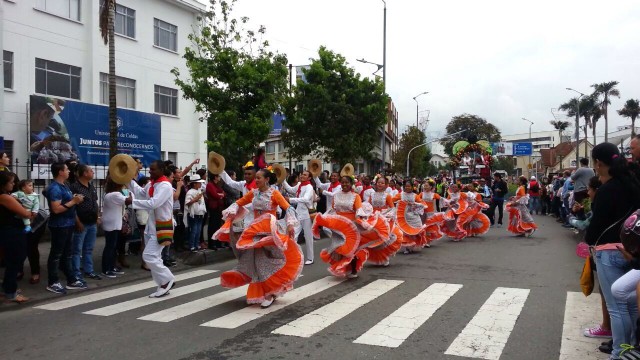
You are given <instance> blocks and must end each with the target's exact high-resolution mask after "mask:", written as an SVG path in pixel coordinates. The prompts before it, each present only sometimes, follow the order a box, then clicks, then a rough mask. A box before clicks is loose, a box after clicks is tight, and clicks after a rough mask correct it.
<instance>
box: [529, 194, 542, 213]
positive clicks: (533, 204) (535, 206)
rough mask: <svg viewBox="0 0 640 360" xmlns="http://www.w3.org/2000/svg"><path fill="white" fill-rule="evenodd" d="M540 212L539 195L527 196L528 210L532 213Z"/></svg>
mask: <svg viewBox="0 0 640 360" xmlns="http://www.w3.org/2000/svg"><path fill="white" fill-rule="evenodd" d="M534 211H535V212H536V213H539V212H540V196H531V197H530V198H529V212H530V213H531V215H533V212H534Z"/></svg>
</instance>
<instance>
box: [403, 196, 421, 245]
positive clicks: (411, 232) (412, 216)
mask: <svg viewBox="0 0 640 360" xmlns="http://www.w3.org/2000/svg"><path fill="white" fill-rule="evenodd" d="M408 205H409V204H408V203H407V202H405V201H399V202H398V210H397V212H396V219H397V220H396V221H397V223H396V225H397V226H398V227H399V228H400V230H401V231H402V235H403V236H402V246H404V247H417V248H422V247H423V246H424V244H426V243H427V238H426V236H425V229H426V227H427V226H426V225H425V224H423V223H422V218H421V216H420V215H419V214H417V213H413V212H411V211H410V209H409V206H408Z"/></svg>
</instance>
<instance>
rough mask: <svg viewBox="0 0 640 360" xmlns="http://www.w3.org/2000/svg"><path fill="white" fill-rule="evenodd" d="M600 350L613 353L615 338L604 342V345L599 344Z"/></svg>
mask: <svg viewBox="0 0 640 360" xmlns="http://www.w3.org/2000/svg"><path fill="white" fill-rule="evenodd" d="M598 350H600V352H603V353H605V354H611V352H612V351H613V340H610V341H605V342H603V343H602V345H600V346H598Z"/></svg>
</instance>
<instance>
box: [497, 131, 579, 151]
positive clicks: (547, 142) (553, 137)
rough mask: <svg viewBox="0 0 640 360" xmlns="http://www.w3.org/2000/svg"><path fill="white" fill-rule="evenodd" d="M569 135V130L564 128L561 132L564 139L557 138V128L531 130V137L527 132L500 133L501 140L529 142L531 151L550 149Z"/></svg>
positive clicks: (565, 139)
mask: <svg viewBox="0 0 640 360" xmlns="http://www.w3.org/2000/svg"><path fill="white" fill-rule="evenodd" d="M569 135H570V134H569V132H568V131H567V130H565V131H564V132H563V133H562V137H563V138H564V139H562V140H561V139H560V138H559V135H558V131H557V130H549V131H533V132H531V137H529V132H526V133H519V134H512V135H502V141H505V142H530V143H532V145H533V152H540V149H550V148H552V147H555V146H556V145H558V144H560V143H561V142H563V140H564V141H567V140H568V139H567V137H568V136H569Z"/></svg>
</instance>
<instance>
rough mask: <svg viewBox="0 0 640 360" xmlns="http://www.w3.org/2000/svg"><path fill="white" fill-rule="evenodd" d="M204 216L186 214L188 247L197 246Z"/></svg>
mask: <svg viewBox="0 0 640 360" xmlns="http://www.w3.org/2000/svg"><path fill="white" fill-rule="evenodd" d="M203 219H204V217H203V216H200V217H198V216H197V215H196V217H195V218H192V217H191V216H188V215H187V223H188V224H189V242H188V244H189V247H190V248H192V249H193V248H196V249H197V248H198V245H199V242H200V232H201V231H202V221H203Z"/></svg>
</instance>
